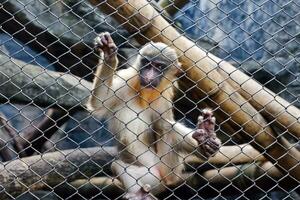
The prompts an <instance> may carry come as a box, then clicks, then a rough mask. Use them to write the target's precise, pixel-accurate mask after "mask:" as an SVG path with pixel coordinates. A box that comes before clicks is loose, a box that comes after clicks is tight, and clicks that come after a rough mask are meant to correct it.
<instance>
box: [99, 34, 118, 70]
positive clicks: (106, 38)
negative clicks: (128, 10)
mask: <svg viewBox="0 0 300 200" xmlns="http://www.w3.org/2000/svg"><path fill="white" fill-rule="evenodd" d="M94 48H95V50H96V51H97V52H99V53H100V56H102V59H103V60H104V61H105V62H107V63H108V64H110V63H111V62H114V61H116V60H117V46H116V44H115V42H114V41H113V39H112V37H111V35H110V34H109V33H108V32H104V33H100V34H99V35H98V36H97V37H96V38H95V40H94Z"/></svg>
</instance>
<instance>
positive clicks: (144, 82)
mask: <svg viewBox="0 0 300 200" xmlns="http://www.w3.org/2000/svg"><path fill="white" fill-rule="evenodd" d="M140 83H141V86H142V87H144V88H156V87H157V86H158V85H159V83H160V77H156V78H154V79H147V78H144V77H141V78H140Z"/></svg>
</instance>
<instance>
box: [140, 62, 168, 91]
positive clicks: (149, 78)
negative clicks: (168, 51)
mask: <svg viewBox="0 0 300 200" xmlns="http://www.w3.org/2000/svg"><path fill="white" fill-rule="evenodd" d="M140 64H141V65H140V66H141V67H140V70H139V77H140V84H141V86H142V87H145V88H157V87H158V86H159V84H160V83H161V81H162V78H164V76H165V75H166V74H167V72H168V71H169V65H170V63H168V62H163V61H161V60H159V59H158V60H157V59H151V60H150V59H147V58H143V59H141V63H140Z"/></svg>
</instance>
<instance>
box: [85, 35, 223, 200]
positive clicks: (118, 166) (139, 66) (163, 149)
mask: <svg viewBox="0 0 300 200" xmlns="http://www.w3.org/2000/svg"><path fill="white" fill-rule="evenodd" d="M95 48H96V49H97V50H98V51H99V52H100V61H99V64H98V67H97V71H96V74H95V78H94V82H93V91H92V95H91V96H90V98H89V101H88V105H87V106H88V108H89V109H90V110H92V111H94V113H95V114H96V115H99V116H101V117H109V130H110V131H111V132H112V133H113V134H114V135H115V137H116V139H117V141H118V150H119V158H118V160H117V161H115V162H114V163H113V164H112V171H113V172H114V174H115V175H116V177H117V178H118V179H119V180H120V181H121V182H122V184H123V186H124V188H125V189H126V191H127V193H126V194H125V195H124V198H125V199H153V198H154V196H152V195H150V194H149V192H150V193H151V194H153V195H155V194H158V193H160V192H162V191H164V190H165V188H166V187H167V186H168V185H174V184H178V183H179V182H181V181H184V179H185V177H186V176H185V173H184V165H183V159H184V156H182V155H184V153H186V154H190V153H195V154H196V155H198V156H200V157H201V158H203V156H204V157H206V158H208V157H210V156H211V155H213V154H214V153H216V151H218V149H219V148H220V145H221V143H220V140H219V139H218V138H217V137H216V134H215V131H214V126H215V118H214V117H213V114H212V111H211V110H209V109H205V110H204V111H203V115H202V116H200V117H199V120H198V126H197V129H196V130H192V129H190V128H187V127H186V126H184V125H183V124H180V123H177V122H175V120H174V116H173V112H172V107H173V104H172V98H173V94H174V92H173V84H176V74H177V72H178V71H179V70H180V63H179V61H178V58H177V54H176V52H175V50H174V49H172V48H170V47H168V46H167V45H166V44H164V43H153V42H150V43H148V44H146V45H145V46H144V47H143V48H142V49H141V50H140V51H139V55H138V57H137V59H136V61H135V64H134V65H133V66H132V67H129V68H128V69H123V70H120V71H116V69H117V65H118V59H117V47H116V45H115V43H114V41H113V40H112V38H111V36H110V34H109V33H107V32H105V33H101V34H100V35H99V36H98V37H97V38H96V39H95ZM182 153H183V154H182Z"/></svg>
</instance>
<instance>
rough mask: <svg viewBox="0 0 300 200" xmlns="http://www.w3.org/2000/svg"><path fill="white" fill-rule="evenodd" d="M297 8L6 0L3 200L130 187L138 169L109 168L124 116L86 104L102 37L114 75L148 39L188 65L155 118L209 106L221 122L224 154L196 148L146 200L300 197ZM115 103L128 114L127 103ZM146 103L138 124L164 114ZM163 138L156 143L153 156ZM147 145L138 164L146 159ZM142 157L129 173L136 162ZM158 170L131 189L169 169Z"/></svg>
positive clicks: (107, 195)
mask: <svg viewBox="0 0 300 200" xmlns="http://www.w3.org/2000/svg"><path fill="white" fill-rule="evenodd" d="M299 9H300V1H299V0H293V1H284V0H257V1H255V0H252V1H242V0H195V1H184V0H183V1H179V0H160V1H146V0H142V1H137V0H132V1H124V0H103V1H101V0H86V1H83V0H80V1H75V0H0V24H1V29H0V30H1V33H0V51H1V52H0V101H1V104H0V159H1V163H0V186H1V187H0V199H20V200H23V199H24V200H27V199H44V200H46V199H53V200H56V199H122V198H124V197H126V194H128V190H129V192H130V191H131V188H134V187H135V186H129V188H128V187H126V188H124V184H125V185H126V184H127V182H126V180H128V181H129V180H130V179H132V178H135V177H134V176H133V177H131V178H128V179H126V180H125V182H122V181H120V180H121V179H120V176H116V174H115V173H113V172H112V170H111V165H112V163H113V162H115V161H116V160H117V159H120V157H121V159H122V151H125V150H126V146H125V147H123V149H120V148H117V147H116V146H118V145H117V144H119V143H120V142H121V143H122V141H118V139H119V138H120V137H117V136H116V135H117V133H112V132H111V130H112V129H111V127H109V124H111V122H112V120H113V119H116V118H117V119H118V110H113V112H114V113H113V115H112V116H111V117H106V118H105V117H104V116H103V115H101V113H100V114H99V113H97V111H88V110H87V108H86V104H87V101H88V98H89V97H90V96H91V95H92V92H91V91H92V88H93V86H92V81H93V78H94V73H95V71H96V69H97V65H98V62H99V59H100V56H99V54H98V53H97V52H96V51H95V50H94V44H93V42H94V38H95V37H96V36H97V35H98V34H99V33H102V32H109V33H110V34H111V36H112V38H113V40H114V42H115V43H116V46H117V48H118V51H117V56H118V59H119V65H118V68H117V71H118V72H119V71H121V70H123V69H129V68H132V67H133V66H134V63H135V60H136V58H137V57H138V56H139V55H140V51H139V50H140V49H141V48H142V47H143V45H145V44H147V43H149V42H150V41H155V42H163V43H165V44H166V45H167V46H169V47H172V48H173V49H174V50H176V52H177V55H178V57H179V61H180V63H181V65H182V66H181V70H182V71H181V73H180V74H179V75H178V76H177V77H176V80H174V81H173V83H175V82H176V85H174V87H172V88H173V90H174V94H175V95H174V97H173V98H172V99H170V100H172V101H171V102H169V103H171V108H170V109H171V110H170V109H167V110H166V111H164V112H163V113H158V114H159V115H158V117H156V119H153V120H152V121H151V120H150V122H151V123H152V122H155V121H156V120H161V118H163V115H165V112H166V113H167V112H168V113H173V114H174V119H175V120H176V122H178V123H179V122H180V123H181V124H184V125H185V126H186V128H187V129H188V130H195V129H196V127H197V121H198V116H199V115H200V114H201V111H202V110H203V109H204V108H211V109H212V111H213V112H214V115H215V117H216V128H215V130H216V134H217V136H218V138H220V140H221V142H222V146H221V148H220V149H219V151H218V152H217V153H216V154H215V155H214V156H213V157H211V158H209V159H205V158H204V157H203V156H202V155H200V156H199V155H198V157H197V156H195V155H196V154H195V155H194V153H195V152H197V151H198V148H197V147H195V148H194V149H193V150H192V151H191V152H190V153H189V154H183V155H181V154H180V156H182V161H181V162H182V163H180V164H184V165H185V167H184V170H183V171H184V174H188V176H187V177H185V178H184V179H182V180H181V181H179V182H176V183H175V184H167V183H166V182H164V179H163V178H162V180H160V183H161V184H159V185H158V186H157V187H164V188H165V189H164V190H163V191H160V192H158V193H156V194H155V197H154V196H153V195H152V196H151V195H150V194H149V196H147V197H145V198H144V199H148V198H150V197H151V198H158V199H300V196H299V182H300V164H299V159H300V152H299V149H300V148H299V137H300V119H299V117H300V111H299V109H298V108H299V105H300V104H299V102H300V101H299V91H300V80H299V73H300V61H299V55H300V54H299V53H300V48H299V47H300V32H299V30H300V24H299V22H300V15H299ZM136 75H137V74H135V76H136ZM98 78H99V77H98ZM131 78H133V77H131ZM131 78H130V79H131ZM103 84H106V83H103ZM124 84H130V81H126V82H124ZM122 87H123V86H121V87H120V88H122ZM167 89H169V88H167ZM120 90H121V89H120ZM159 92H160V96H161V95H163V93H164V91H159ZM107 97H108V96H106V95H103V96H102V95H100V96H97V98H98V99H103V98H107ZM117 97H118V91H115V93H113V95H112V96H110V97H109V98H111V99H113V98H117ZM109 98H108V99H109ZM158 98H159V97H158ZM164 98H166V97H165V96H164ZM167 100H169V99H167ZM106 101H110V100H106ZM114 102H115V104H117V102H123V104H122V106H123V109H124V107H126V108H127V110H129V111H130V112H131V113H132V112H134V111H132V110H130V109H131V107H130V105H131V104H132V102H131V99H129V100H128V101H127V100H126V99H120V100H119V101H114ZM148 103H149V102H148ZM168 105H169V104H168ZM136 106H138V105H136ZM162 107H163V106H162ZM108 109H111V107H108ZM143 109H145V110H142V111H141V112H140V113H135V115H136V116H135V115H134V116H135V119H132V121H134V120H136V119H139V123H136V124H135V126H134V127H135V128H136V129H138V128H137V127H139V126H140V123H145V122H143V120H144V118H143V117H142V115H143V114H141V113H143V112H144V111H145V112H146V109H147V110H148V111H147V112H150V111H149V110H152V112H157V110H155V108H152V107H151V106H150V105H148V107H147V106H146V107H144V108H143ZM125 110H126V109H125ZM130 112H128V118H132V116H131V115H132V114H130ZM169 115H172V114H169ZM156 116H157V115H156ZM118 120H119V123H124V126H123V128H124V129H127V132H130V131H131V130H129V129H130V127H131V125H130V122H125V121H128V120H127V119H118ZM122 120H123V121H122ZM151 123H150V124H148V126H149V128H148V130H152V131H149V133H148V134H152V135H153V137H154V138H155V137H156V136H154V135H155V131H154V129H153V126H154V125H155V124H154V125H153V124H151ZM110 126H117V124H111V125H110ZM173 128H174V130H175V125H174V127H173ZM174 130H173V132H174ZM161 131H164V130H161ZM121 133H122V132H121ZM130 133H131V134H132V133H133V134H138V133H137V131H136V132H134V131H133V132H130ZM159 133H160V132H159ZM156 134H157V133H156ZM187 135H188V134H187ZM187 135H185V136H182V141H178V142H179V143H180V142H183V141H184V140H185V138H186V137H188V136H187ZM123 137H124V136H123ZM126 137H127V136H125V138H126ZM128 137H129V135H128ZM135 137H136V141H140V140H141V141H140V142H145V141H144V140H142V139H140V137H139V135H136V136H135ZM161 141H163V139H161V138H159V139H157V140H155V139H154V141H153V144H152V146H151V145H149V148H148V149H149V152H154V154H157V155H158V157H159V158H158V160H159V161H158V162H164V159H165V158H164V155H161V154H160V155H159V153H158V152H159V151H160V149H159V148H160V147H158V146H159V145H158V143H159V142H161ZM164 143H165V144H169V148H168V149H169V150H168V151H172V152H176V151H177V150H176V148H175V146H174V144H172V145H171V143H168V142H166V141H164ZM129 146H130V145H129ZM135 148H137V147H135ZM144 153H145V152H144ZM144 153H140V154H138V155H133V157H134V158H136V159H134V161H135V160H139V161H140V160H141V159H143V160H147V159H151V158H150V157H145V156H144V155H143V154H144ZM165 153H166V154H168V153H169V152H165ZM145 154H147V153H145ZM172 155H175V154H172ZM176 155H177V152H176ZM131 157H132V156H131ZM127 158H128V157H127ZM123 161H124V159H123ZM134 161H125V163H127V165H126V167H124V172H123V174H125V175H126V174H127V175H128V176H131V173H130V169H131V168H130V167H132V166H140V165H142V164H141V163H140V164H134ZM142 162H143V161H142ZM155 164H157V163H155ZM145 166H146V165H145ZM171 167H172V166H171ZM174 168H175V167H174ZM153 169H154V168H153V166H151V167H148V169H147V170H148V171H147V172H146V173H145V174H143V175H141V176H140V177H138V178H136V183H135V185H138V184H141V180H142V179H143V177H144V176H147V175H149V174H150V175H153V174H154V175H153V176H154V177H156V178H157V177H159V176H160V175H161V174H159V175H155V171H153ZM138 170H139V169H137V171H138ZM158 173H162V172H161V171H159V170H158ZM154 182H155V181H154ZM144 184H145V183H144ZM146 184H147V181H146ZM149 184H150V183H149ZM151 186H152V189H153V188H155V187H153V185H151ZM146 189H147V188H146ZM139 192H140V191H139ZM143 192H146V191H143ZM127 197H128V196H127ZM128 198H129V197H128ZM129 199H130V198H129ZM137 199H143V198H142V197H137Z"/></svg>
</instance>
